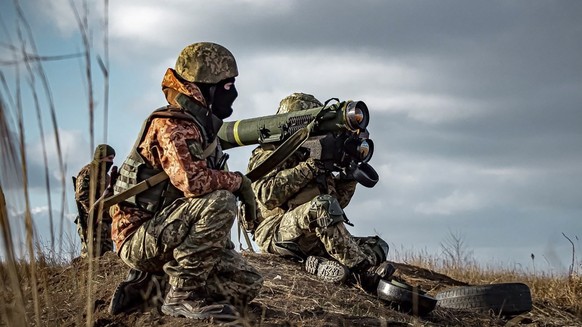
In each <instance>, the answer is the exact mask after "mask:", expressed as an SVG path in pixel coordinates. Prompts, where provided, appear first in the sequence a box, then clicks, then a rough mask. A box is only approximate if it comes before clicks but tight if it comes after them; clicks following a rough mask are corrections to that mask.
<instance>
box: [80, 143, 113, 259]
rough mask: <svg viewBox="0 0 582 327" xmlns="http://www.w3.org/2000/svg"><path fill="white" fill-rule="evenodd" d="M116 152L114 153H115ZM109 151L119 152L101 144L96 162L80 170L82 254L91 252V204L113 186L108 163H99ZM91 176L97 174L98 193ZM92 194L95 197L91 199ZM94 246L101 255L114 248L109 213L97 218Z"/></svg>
mask: <svg viewBox="0 0 582 327" xmlns="http://www.w3.org/2000/svg"><path fill="white" fill-rule="evenodd" d="M111 152H112V153H111ZM109 154H115V151H113V148H111V147H110V146H108V145H106V144H101V145H99V146H97V148H96V149H95V154H94V157H93V161H91V162H90V163H89V164H87V165H86V166H85V167H83V168H82V169H81V171H79V174H78V175H77V182H76V185H75V200H76V201H77V202H78V203H79V204H80V206H79V215H78V216H77V219H75V223H76V224H77V233H78V234H79V237H80V238H81V257H87V255H88V253H89V250H88V249H89V244H88V240H87V238H88V234H89V233H88V230H86V229H87V226H89V225H88V221H89V220H90V219H89V210H90V209H91V205H92V204H93V203H95V201H96V200H97V199H98V198H99V197H101V196H102V195H103V193H104V192H105V190H106V189H107V188H108V186H109V181H110V179H111V177H110V176H109V174H107V173H106V170H107V169H106V168H105V163H103V162H101V163H100V162H99V160H101V159H102V158H104V157H106V156H107V155H109ZM91 176H95V184H94V186H93V187H95V189H94V193H93V194H91ZM91 196H93V198H92V199H91ZM93 219H94V220H95V222H94V231H93V240H94V244H93V248H94V252H93V253H94V255H95V256H100V255H103V254H104V253H105V252H107V251H113V241H112V240H111V217H110V216H109V213H108V212H106V211H105V212H103V213H102V215H101V217H97V216H96V217H94V218H93Z"/></svg>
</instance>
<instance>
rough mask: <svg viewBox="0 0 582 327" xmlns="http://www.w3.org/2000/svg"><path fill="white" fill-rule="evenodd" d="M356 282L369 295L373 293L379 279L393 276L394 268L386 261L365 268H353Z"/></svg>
mask: <svg viewBox="0 0 582 327" xmlns="http://www.w3.org/2000/svg"><path fill="white" fill-rule="evenodd" d="M354 272H355V273H356V279H357V282H359V283H360V285H361V286H362V288H363V289H364V290H365V291H366V292H369V293H375V292H376V289H377V288H378V284H379V283H380V280H381V279H388V278H390V277H392V275H394V272H396V268H395V267H394V265H393V264H391V263H390V262H388V261H384V262H382V263H380V264H379V265H375V266H368V267H367V268H363V269H362V268H360V269H358V268H354Z"/></svg>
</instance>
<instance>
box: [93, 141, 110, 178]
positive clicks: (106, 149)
mask: <svg viewBox="0 0 582 327" xmlns="http://www.w3.org/2000/svg"><path fill="white" fill-rule="evenodd" d="M110 155H115V150H114V149H113V148H112V147H111V146H110V145H108V144H99V145H98V146H97V148H95V153H94V154H93V162H95V163H96V164H99V165H101V164H105V172H108V171H109V169H111V166H113V162H110V161H106V162H102V161H101V159H103V158H105V157H108V156H110Z"/></svg>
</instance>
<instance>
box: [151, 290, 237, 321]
mask: <svg viewBox="0 0 582 327" xmlns="http://www.w3.org/2000/svg"><path fill="white" fill-rule="evenodd" d="M202 293H203V292H196V290H186V289H182V288H177V287H174V286H172V287H171V288H170V291H169V292H168V294H167V295H166V298H165V300H164V304H163V305H162V312H163V313H164V314H165V315H169V316H173V317H186V318H190V319H197V320H203V319H210V318H213V319H216V320H221V321H233V320H236V319H238V318H239V317H240V314H239V313H238V311H237V309H236V308H235V307H234V306H232V305H230V304H220V303H213V302H212V301H210V300H209V299H207V298H206V297H205V295H203V294H202Z"/></svg>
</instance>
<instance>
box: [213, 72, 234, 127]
mask: <svg viewBox="0 0 582 327" xmlns="http://www.w3.org/2000/svg"><path fill="white" fill-rule="evenodd" d="M227 84H228V86H227ZM226 87H228V89H227V88H226ZM237 96H238V92H237V91H236V87H235V86H234V78H227V79H225V80H222V81H220V82H219V83H218V84H216V89H215V91H214V99H213V100H214V101H212V106H211V107H210V108H211V109H212V113H213V114H214V115H216V117H218V118H220V119H225V118H228V117H230V115H232V104H233V103H234V100H236V97H237Z"/></svg>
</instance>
